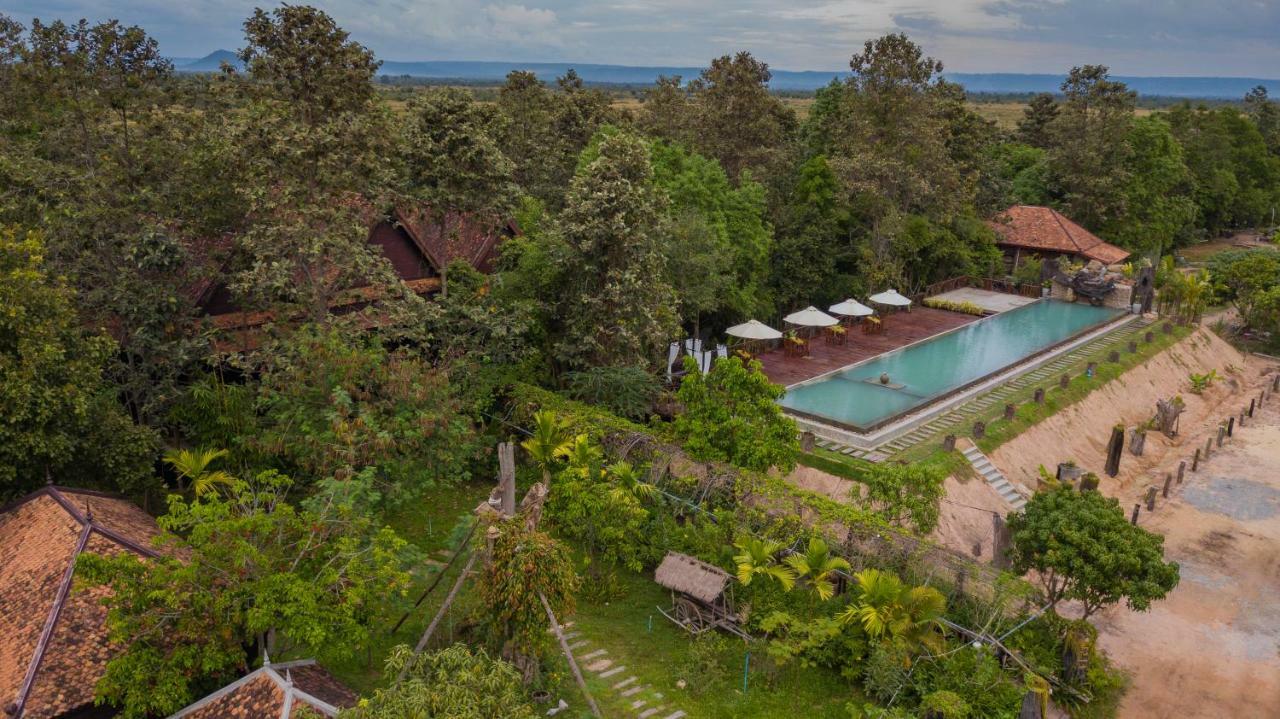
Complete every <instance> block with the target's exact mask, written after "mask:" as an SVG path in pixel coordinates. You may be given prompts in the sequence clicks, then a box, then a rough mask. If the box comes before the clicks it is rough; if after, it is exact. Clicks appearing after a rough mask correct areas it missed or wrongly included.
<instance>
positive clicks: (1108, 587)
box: [1009, 487, 1178, 619]
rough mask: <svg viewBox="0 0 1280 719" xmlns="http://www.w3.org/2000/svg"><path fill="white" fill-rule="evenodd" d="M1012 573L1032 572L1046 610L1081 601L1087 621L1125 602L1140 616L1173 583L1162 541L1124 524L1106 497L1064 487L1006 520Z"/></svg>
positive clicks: (1041, 496) (1113, 502)
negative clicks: (1038, 580) (1104, 610)
mask: <svg viewBox="0 0 1280 719" xmlns="http://www.w3.org/2000/svg"><path fill="white" fill-rule="evenodd" d="M1009 532H1010V535H1011V537H1012V541H1013V544H1012V547H1011V549H1010V552H1009V555H1010V559H1011V560H1012V562H1013V568H1014V570H1016V571H1018V572H1028V571H1031V570H1033V569H1034V570H1035V571H1036V572H1037V573H1038V575H1039V578H1040V584H1041V585H1042V586H1043V588H1044V590H1045V595H1046V597H1047V598H1048V599H1049V602H1050V605H1051V607H1054V608H1056V607H1057V605H1058V603H1059V602H1061V601H1062V600H1064V599H1066V600H1075V601H1079V602H1080V603H1081V604H1082V605H1083V607H1084V616H1085V618H1086V619H1087V618H1088V617H1089V616H1090V615H1091V614H1093V613H1094V612H1096V611H1098V610H1099V609H1101V608H1102V607H1105V606H1107V605H1110V604H1115V603H1116V602H1119V601H1121V600H1123V601H1124V602H1125V603H1126V604H1127V605H1128V607H1129V608H1130V609H1132V610H1134V611H1139V612H1141V611H1145V610H1146V609H1148V608H1149V607H1150V606H1151V603H1152V602H1154V601H1156V600H1158V599H1161V598H1163V597H1164V596H1165V595H1166V594H1168V593H1169V592H1170V591H1172V590H1173V588H1174V586H1176V585H1177V583H1178V565H1177V563H1176V562H1165V561H1164V538H1163V537H1162V536H1160V535H1159V534H1155V533H1153V532H1148V531H1147V530H1145V529H1143V528H1141V527H1139V526H1137V525H1135V524H1130V523H1129V521H1128V519H1127V518H1126V517H1125V516H1124V511H1123V510H1122V509H1120V504H1119V502H1117V501H1116V500H1115V499H1114V498H1112V497H1107V496H1105V495H1103V494H1101V493H1099V492H1093V491H1089V492H1077V491H1075V490H1073V489H1071V488H1069V487H1064V488H1061V489H1055V490H1050V491H1046V492H1038V493H1037V494H1036V495H1035V496H1034V497H1032V498H1031V501H1029V502H1027V506H1026V507H1025V508H1024V509H1023V511H1022V512H1021V513H1019V514H1012V515H1010V516H1009Z"/></svg>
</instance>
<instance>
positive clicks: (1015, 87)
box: [174, 50, 1280, 99]
mask: <svg viewBox="0 0 1280 719" xmlns="http://www.w3.org/2000/svg"><path fill="white" fill-rule="evenodd" d="M223 61H226V62H228V63H230V64H232V65H235V66H238V65H239V61H238V60H237V58H236V55H235V53H233V52H231V51H230V50H218V51H216V52H212V53H210V54H209V55H207V56H205V57H202V58H200V59H198V60H195V59H190V58H174V65H175V67H177V69H178V70H179V71H181V72H216V71H217V70H218V68H219V66H220V65H221V64H222V62H223ZM569 69H574V70H576V71H577V72H578V74H579V75H581V76H582V78H583V79H584V80H586V81H587V82H591V83H606V84H615V85H648V84H652V83H653V82H654V81H655V80H657V79H658V77H659V76H661V75H666V76H672V75H679V76H681V77H683V78H685V79H692V78H694V77H697V76H698V74H699V73H701V72H702V68H700V67H637V66H628V65H596V64H590V63H567V62H471V61H459V60H439V61H414V62H403V61H397V60H388V61H385V62H383V63H382V68H381V69H380V70H379V71H378V73H379V74H381V75H391V76H400V75H408V76H410V77H420V78H430V79H438V80H462V81H467V80H469V81H473V82H495V81H501V80H502V79H503V78H504V77H506V75H507V73H508V72H511V71H512V70H527V71H530V72H533V73H535V74H536V75H537V76H538V77H539V78H541V79H543V80H546V81H550V80H554V79H555V78H556V77H558V76H560V75H563V74H564V73H565V72H567V71H568V70H569ZM848 75H849V73H847V72H836V71H828V72H824V71H821V70H798V71H797V70H774V71H773V80H772V82H771V83H770V86H771V87H772V88H773V89H775V90H816V89H818V88H820V87H822V86H824V85H826V84H828V83H830V82H831V81H832V80H833V79H837V78H845V77H848ZM944 76H945V77H946V78H947V79H948V80H951V81H952V82H956V83H959V84H961V85H964V87H965V89H967V90H968V91H969V92H981V93H1031V92H1057V91H1058V87H1059V85H1061V84H1062V80H1063V78H1064V76H1063V75H1047V74H1046V75H1031V74H1020V73H966V72H950V73H944ZM1113 79H1116V80H1120V81H1122V82H1124V83H1125V84H1127V85H1128V86H1129V87H1130V88H1131V89H1133V90H1137V91H1138V92H1139V93H1140V94H1142V95H1160V96H1164V97H1189V98H1206V99H1224V98H1225V99H1232V98H1240V97H1243V96H1244V94H1245V93H1246V92H1248V91H1249V90H1250V89H1251V88H1253V87H1254V86H1257V85H1266V86H1268V87H1270V88H1271V89H1272V90H1273V91H1277V92H1280V80H1266V79H1262V78H1253V77H1129V76H1113Z"/></svg>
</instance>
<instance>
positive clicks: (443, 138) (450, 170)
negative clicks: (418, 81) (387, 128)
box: [401, 87, 517, 215]
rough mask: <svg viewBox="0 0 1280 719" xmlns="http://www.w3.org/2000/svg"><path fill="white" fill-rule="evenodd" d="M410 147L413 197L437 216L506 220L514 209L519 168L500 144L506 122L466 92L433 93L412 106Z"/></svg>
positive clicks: (406, 157) (406, 155) (419, 97)
mask: <svg viewBox="0 0 1280 719" xmlns="http://www.w3.org/2000/svg"><path fill="white" fill-rule="evenodd" d="M409 114H410V116H411V118H412V122H411V123H409V124H408V125H407V127H406V128H405V130H404V133H403V135H404V136H403V139H402V140H401V142H402V143H403V146H404V154H403V160H404V162H405V166H406V167H405V175H406V185H407V189H408V191H409V193H410V194H412V195H414V196H415V197H417V198H419V199H422V200H424V201H426V202H427V203H429V204H430V205H431V206H432V207H433V208H435V210H436V211H444V210H459V211H464V212H482V213H486V214H487V213H494V214H499V215H505V214H507V213H509V212H510V211H511V210H512V209H513V205H514V203H515V199H516V192H517V191H516V186H515V183H514V181H513V176H514V173H515V165H514V163H512V162H511V160H510V159H508V158H507V156H506V155H505V154H503V152H502V149H501V147H500V146H499V144H498V139H497V138H499V137H501V136H502V133H503V132H504V129H503V126H502V123H503V120H504V118H503V116H501V115H494V114H493V113H492V112H490V111H489V110H488V109H487V108H485V107H483V106H481V105H480V104H479V103H477V102H476V101H475V99H474V98H473V97H472V95H471V93H470V92H468V91H466V90H463V89H461V88H455V87H444V88H431V89H429V90H428V91H426V92H424V93H420V94H418V95H417V97H415V98H414V100H413V101H412V102H411V103H410V105H409Z"/></svg>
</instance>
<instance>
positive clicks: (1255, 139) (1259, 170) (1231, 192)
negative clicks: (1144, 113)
mask: <svg viewBox="0 0 1280 719" xmlns="http://www.w3.org/2000/svg"><path fill="white" fill-rule="evenodd" d="M1167 119H1168V121H1169V125H1170V127H1171V128H1172V129H1173V134H1174V137H1176V138H1177V139H1178V141H1179V142H1180V143H1181V144H1182V147H1183V150H1184V151H1185V156H1186V163H1187V168H1188V169H1189V170H1190V171H1191V175H1192V178H1193V181H1194V190H1193V193H1192V196H1193V197H1194V199H1195V202H1196V205H1197V207H1198V209H1199V217H1198V221H1197V225H1198V226H1200V227H1202V228H1204V230H1205V231H1206V232H1207V233H1209V234H1210V235H1216V234H1219V233H1221V232H1223V231H1224V230H1226V229H1229V228H1233V227H1247V226H1250V225H1258V224H1262V223H1264V222H1267V221H1269V219H1270V212H1271V208H1272V206H1274V205H1275V204H1276V202H1277V201H1280V185H1278V184H1277V183H1278V182H1280V157H1276V156H1273V155H1270V154H1269V153H1268V152H1267V144H1266V140H1265V139H1264V137H1263V135H1262V133H1261V132H1259V129H1258V127H1257V126H1256V125H1255V124H1254V123H1253V122H1251V121H1250V120H1249V118H1248V117H1246V116H1245V115H1243V114H1242V113H1241V112H1240V110H1239V109H1238V108H1235V107H1221V108H1217V109H1208V108H1204V107H1198V108H1192V107H1191V106H1190V105H1189V104H1187V105H1182V106H1179V107H1177V108H1175V109H1174V110H1172V111H1171V112H1169V113H1168V116H1167Z"/></svg>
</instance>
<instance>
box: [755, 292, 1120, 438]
mask: <svg viewBox="0 0 1280 719" xmlns="http://www.w3.org/2000/svg"><path fill="white" fill-rule="evenodd" d="M1122 312H1123V311H1122V310H1116V309H1111V308H1109V307H1093V306H1090V305H1082V304H1071V303H1067V302H1059V301H1056V300H1039V301H1037V302H1033V303H1031V304H1029V305H1025V306H1023V307H1019V308H1018V309H1015V310H1009V311H1008V312H1003V313H1001V314H998V315H993V316H991V317H986V318H983V319H981V320H978V321H977V322H973V323H971V324H968V325H965V326H964V327H961V328H960V329H957V330H953V331H951V332H948V333H946V334H941V335H938V336H937V337H934V338H932V339H928V340H924V341H923V342H919V343H917V344H914V345H911V346H910V347H904V348H902V349H899V350H894V351H893V352H888V353H885V354H883V355H880V356H879V357H876V358H874V359H870V360H867V361H866V362H863V363H862V364H857V365H853V366H851V367H849V368H847V369H843V370H840V371H838V372H836V373H834V374H830V375H827V376H826V377H822V378H820V379H816V380H811V381H809V382H807V383H804V384H801V385H798V386H795V387H792V388H791V389H788V390H787V393H786V395H785V396H783V398H782V399H781V400H779V402H780V403H781V404H782V406H783V407H786V408H788V409H792V410H796V411H798V412H802V413H804V414H809V415H815V416H816V417H818V418H825V419H829V420H833V421H835V422H836V423H837V424H843V425H849V426H852V427H854V428H858V429H866V428H872V427H874V426H877V425H879V424H881V423H883V422H884V421H885V420H887V419H889V418H891V417H895V416H897V415H900V414H904V413H906V412H909V411H911V410H913V409H915V408H917V407H920V406H922V405H925V404H928V403H929V402H931V401H933V400H935V399H937V398H939V397H942V396H943V395H946V394H948V393H950V392H953V391H955V390H956V389H959V388H961V387H964V386H966V385H969V384H971V383H973V382H975V381H977V380H980V379H982V378H983V377H986V376H987V375H990V374H993V373H995V372H998V371H1000V370H1002V369H1004V368H1006V367H1009V366H1011V365H1014V364H1017V363H1018V362H1020V361H1021V360H1023V359H1024V358H1026V357H1028V356H1030V355H1033V354H1035V353H1036V352H1039V351H1041V350H1044V349H1047V348H1049V347H1052V346H1053V345H1056V344H1058V343H1060V342H1063V341H1064V340H1067V339H1069V338H1071V337H1073V336H1075V335H1077V334H1080V333H1081V332H1084V331H1085V330H1088V329H1090V328H1092V327H1096V326H1098V325H1101V324H1103V323H1105V322H1107V321H1109V320H1111V319H1113V318H1115V317H1116V316H1118V315H1119V314H1121V313H1122ZM887 331H888V332H893V321H892V319H891V320H890V321H889V325H888V328H887ZM851 341H854V342H856V341H857V339H856V338H851ZM881 373H888V375H889V382H890V384H889V386H885V385H882V384H880V381H879V380H880V375H881Z"/></svg>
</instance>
